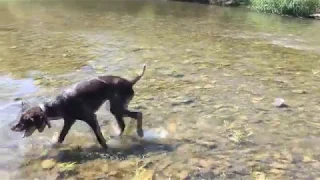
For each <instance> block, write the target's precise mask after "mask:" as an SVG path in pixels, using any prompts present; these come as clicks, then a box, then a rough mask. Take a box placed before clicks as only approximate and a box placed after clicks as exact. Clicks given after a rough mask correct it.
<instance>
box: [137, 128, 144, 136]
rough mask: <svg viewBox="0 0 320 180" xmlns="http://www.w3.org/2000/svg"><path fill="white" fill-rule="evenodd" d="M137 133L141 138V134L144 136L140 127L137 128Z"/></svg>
mask: <svg viewBox="0 0 320 180" xmlns="http://www.w3.org/2000/svg"><path fill="white" fill-rule="evenodd" d="M137 134H138V136H139V137H140V138H143V136H144V133H143V130H142V129H139V130H137Z"/></svg>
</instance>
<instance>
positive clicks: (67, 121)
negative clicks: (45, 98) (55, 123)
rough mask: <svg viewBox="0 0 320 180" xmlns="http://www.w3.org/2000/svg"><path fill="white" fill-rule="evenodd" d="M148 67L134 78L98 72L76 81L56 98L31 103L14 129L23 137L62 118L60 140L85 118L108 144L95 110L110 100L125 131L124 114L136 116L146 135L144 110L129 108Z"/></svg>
mask: <svg viewBox="0 0 320 180" xmlns="http://www.w3.org/2000/svg"><path fill="white" fill-rule="evenodd" d="M145 69H146V65H144V66H143V70H142V72H141V73H140V74H139V75H138V76H136V77H135V78H134V79H133V80H127V79H124V78H122V77H119V76H99V77H96V78H94V79H90V80H87V81H83V82H80V83H78V84H75V85H74V86H73V87H72V88H70V89H67V90H65V91H64V92H63V93H61V94H60V95H58V96H56V97H55V98H54V100H53V101H50V102H46V103H44V104H40V105H39V106H34V107H31V108H30V109H28V110H26V111H24V112H22V114H21V116H20V118H19V121H18V123H17V124H16V125H14V126H13V127H11V130H12V131H15V132H23V131H24V136H23V137H28V136H31V135H32V134H33V133H34V131H35V130H38V131H39V132H42V131H43V130H44V128H45V127H46V126H48V127H49V128H51V125H50V121H51V120H58V119H63V120H64V125H63V128H62V130H61V132H60V135H59V138H58V142H57V143H62V142H63V141H64V139H65V137H66V135H67V133H68V132H69V130H70V128H71V126H72V125H73V124H74V123H75V121H76V120H82V121H84V122H86V123H87V124H88V125H89V126H90V127H91V129H92V130H93V132H94V134H95V136H96V138H97V140H98V142H99V143H100V145H101V146H102V147H103V148H108V146H107V145H106V140H105V138H104V137H103V135H102V133H101V130H100V126H99V124H98V121H97V117H96V114H95V112H96V111H97V110H98V109H99V108H100V107H101V106H102V104H103V103H105V102H106V101H107V100H109V103H110V112H111V113H112V114H113V115H114V117H115V119H116V121H117V124H118V126H119V128H120V134H119V136H121V135H122V133H123V131H124V129H125V123H124V121H123V117H130V118H133V119H136V120H137V127H136V129H137V134H138V136H140V137H143V129H142V113H141V112H139V111H130V110H128V109H127V108H128V104H129V102H130V101H131V100H132V98H133V97H134V90H133V86H134V85H135V84H136V83H137V82H138V81H139V80H140V79H141V77H142V76H143V74H144V72H145Z"/></svg>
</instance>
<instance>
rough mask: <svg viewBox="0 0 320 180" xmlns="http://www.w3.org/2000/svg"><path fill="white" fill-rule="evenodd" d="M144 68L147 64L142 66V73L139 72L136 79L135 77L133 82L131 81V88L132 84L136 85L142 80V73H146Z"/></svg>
mask: <svg viewBox="0 0 320 180" xmlns="http://www.w3.org/2000/svg"><path fill="white" fill-rule="evenodd" d="M146 67H147V64H144V65H143V69H142V72H141V73H140V74H139V75H138V76H137V77H135V78H134V79H133V80H131V83H132V86H133V85H134V84H136V83H137V82H138V81H139V80H140V79H141V78H142V76H143V74H144V72H145V71H146Z"/></svg>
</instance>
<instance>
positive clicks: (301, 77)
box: [0, 0, 320, 179]
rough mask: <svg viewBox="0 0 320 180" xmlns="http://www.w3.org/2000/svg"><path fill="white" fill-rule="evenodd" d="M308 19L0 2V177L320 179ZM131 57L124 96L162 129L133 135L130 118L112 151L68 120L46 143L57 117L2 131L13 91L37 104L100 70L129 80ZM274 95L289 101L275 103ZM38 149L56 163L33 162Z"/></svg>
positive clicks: (108, 126)
mask: <svg viewBox="0 0 320 180" xmlns="http://www.w3.org/2000/svg"><path fill="white" fill-rule="evenodd" d="M319 29H320V22H319V21H315V20H309V19H297V18H288V17H280V16H275V15H269V14H260V13H255V12H250V11H248V10H247V9H242V8H222V7H215V6H206V5H199V4H189V3H178V2H164V1H124V0H121V1H111V0H105V1H102V0H93V1H74V0H64V1H62V0H61V1H60V0H45V1H35V0H30V1H2V2H1V3H0V63H1V66H0V72H1V74H3V76H2V77H1V79H0V81H1V82H0V84H1V88H0V92H1V96H0V106H1V109H0V129H1V137H0V141H1V146H0V156H1V163H0V175H3V176H2V177H8V176H9V172H10V177H11V179H16V178H22V179H31V178H40V179H42V178H45V177H47V178H49V179H54V178H56V177H59V178H65V179H68V178H70V179H73V178H106V177H107V178H109V179H126V178H132V177H138V176H139V177H140V175H141V176H147V175H146V173H145V172H148V173H149V174H150V173H151V174H156V175H157V177H158V178H159V179H168V178H169V177H170V178H171V179H183V178H185V177H189V178H191V179H201V178H203V179H214V178H218V179H219V178H222V179H240V178H242V179H252V178H263V177H267V178H269V179H315V178H317V177H320V174H319V171H318V170H319V168H320V154H319V152H320V151H319V146H318V144H319V141H320V138H319V137H320V136H319V135H320V134H319V132H320V131H319V128H320V119H319V115H318V112H319V110H320V104H319V100H318V99H319V98H318V94H319V92H320V91H319V86H320V83H319V75H320V73H319V72H320V63H319V59H320V54H319V53H320V44H319V42H320V34H319V33H318V31H319ZM143 63H147V64H148V67H147V71H146V74H145V76H144V77H143V78H142V79H141V81H140V82H139V83H138V84H137V85H136V86H135V90H136V96H135V98H134V100H133V101H132V103H131V104H130V108H132V109H139V110H141V111H142V112H143V113H144V128H145V130H146V132H148V131H151V130H152V129H163V130H164V131H165V132H167V133H168V134H167V136H166V138H163V139H158V140H157V141H156V142H154V141H152V142H150V141H146V140H141V139H138V138H136V137H135V131H134V129H131V130H130V131H131V132H130V133H129V135H127V136H125V137H123V138H122V139H111V142H116V143H119V142H120V144H121V143H122V144H124V145H128V146H126V147H123V149H122V150H121V148H120V150H119V149H118V150H117V153H114V152H113V153H111V152H106V151H104V150H101V148H100V147H99V145H98V144H97V142H96V140H95V137H94V136H93V133H92V132H91V130H90V129H89V128H88V127H87V125H86V124H84V123H81V122H77V123H76V124H75V126H74V127H73V128H72V130H71V131H70V134H68V136H67V138H66V140H65V142H64V145H63V147H62V148H60V149H54V148H51V147H50V145H51V140H52V136H53V135H54V134H57V133H58V132H59V131H60V129H61V121H60V122H59V121H57V122H53V128H52V129H50V130H49V129H48V130H46V131H45V132H44V133H42V134H39V133H36V134H34V136H32V137H31V138H28V139H21V136H20V134H17V133H13V132H10V131H9V126H10V124H12V123H13V122H14V120H15V119H16V116H17V112H19V105H18V104H19V101H17V98H22V99H23V100H26V101H29V102H31V103H34V104H35V103H39V102H41V101H44V100H46V99H48V98H51V97H53V96H54V95H55V94H57V93H58V92H60V91H61V89H63V88H65V87H67V86H69V85H70V84H72V83H75V82H78V81H80V80H83V79H86V78H90V77H94V76H96V75H100V74H115V75H121V76H124V77H127V78H132V77H133V76H134V75H135V73H136V72H140V70H141V68H142V64H143ZM275 98H283V99H284V100H285V102H286V103H287V104H288V105H289V108H277V107H274V106H273V105H272V103H273V101H274V99H275ZM97 114H98V118H99V122H100V124H101V125H102V129H103V131H104V132H103V133H104V134H105V137H106V138H108V136H109V135H112V134H113V133H114V130H113V126H112V123H114V119H113V117H112V116H111V115H110V113H109V112H107V111H105V108H101V110H100V111H99V112H98V113H97ZM127 122H130V120H129V119H128V120H127ZM131 127H134V125H131ZM108 140H109V139H108ZM109 142H110V141H109ZM78 146H81V148H80V149H81V150H79V147H78ZM50 158H53V159H55V161H56V162H57V165H55V166H54V167H53V168H52V169H49V170H43V167H41V166H42V165H41V163H42V161H43V160H44V159H50ZM73 162H76V164H75V165H70V166H71V168H70V169H66V168H65V166H66V165H65V164H63V163H73ZM61 164H62V165H61ZM144 165H145V166H144ZM141 169H144V170H145V171H141ZM143 172H144V175H143ZM140 179H141V178H140ZM142 179H143V178H142Z"/></svg>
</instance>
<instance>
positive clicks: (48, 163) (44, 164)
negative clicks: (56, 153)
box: [41, 159, 57, 169]
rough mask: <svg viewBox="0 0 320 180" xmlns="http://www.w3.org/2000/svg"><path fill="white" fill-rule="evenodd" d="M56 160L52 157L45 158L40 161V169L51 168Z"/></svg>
mask: <svg viewBox="0 0 320 180" xmlns="http://www.w3.org/2000/svg"><path fill="white" fill-rule="evenodd" d="M56 164H57V162H56V161H55V160H54V159H46V160H43V161H42V162H41V167H42V169H52V168H53V167H54V166H55V165H56Z"/></svg>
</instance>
